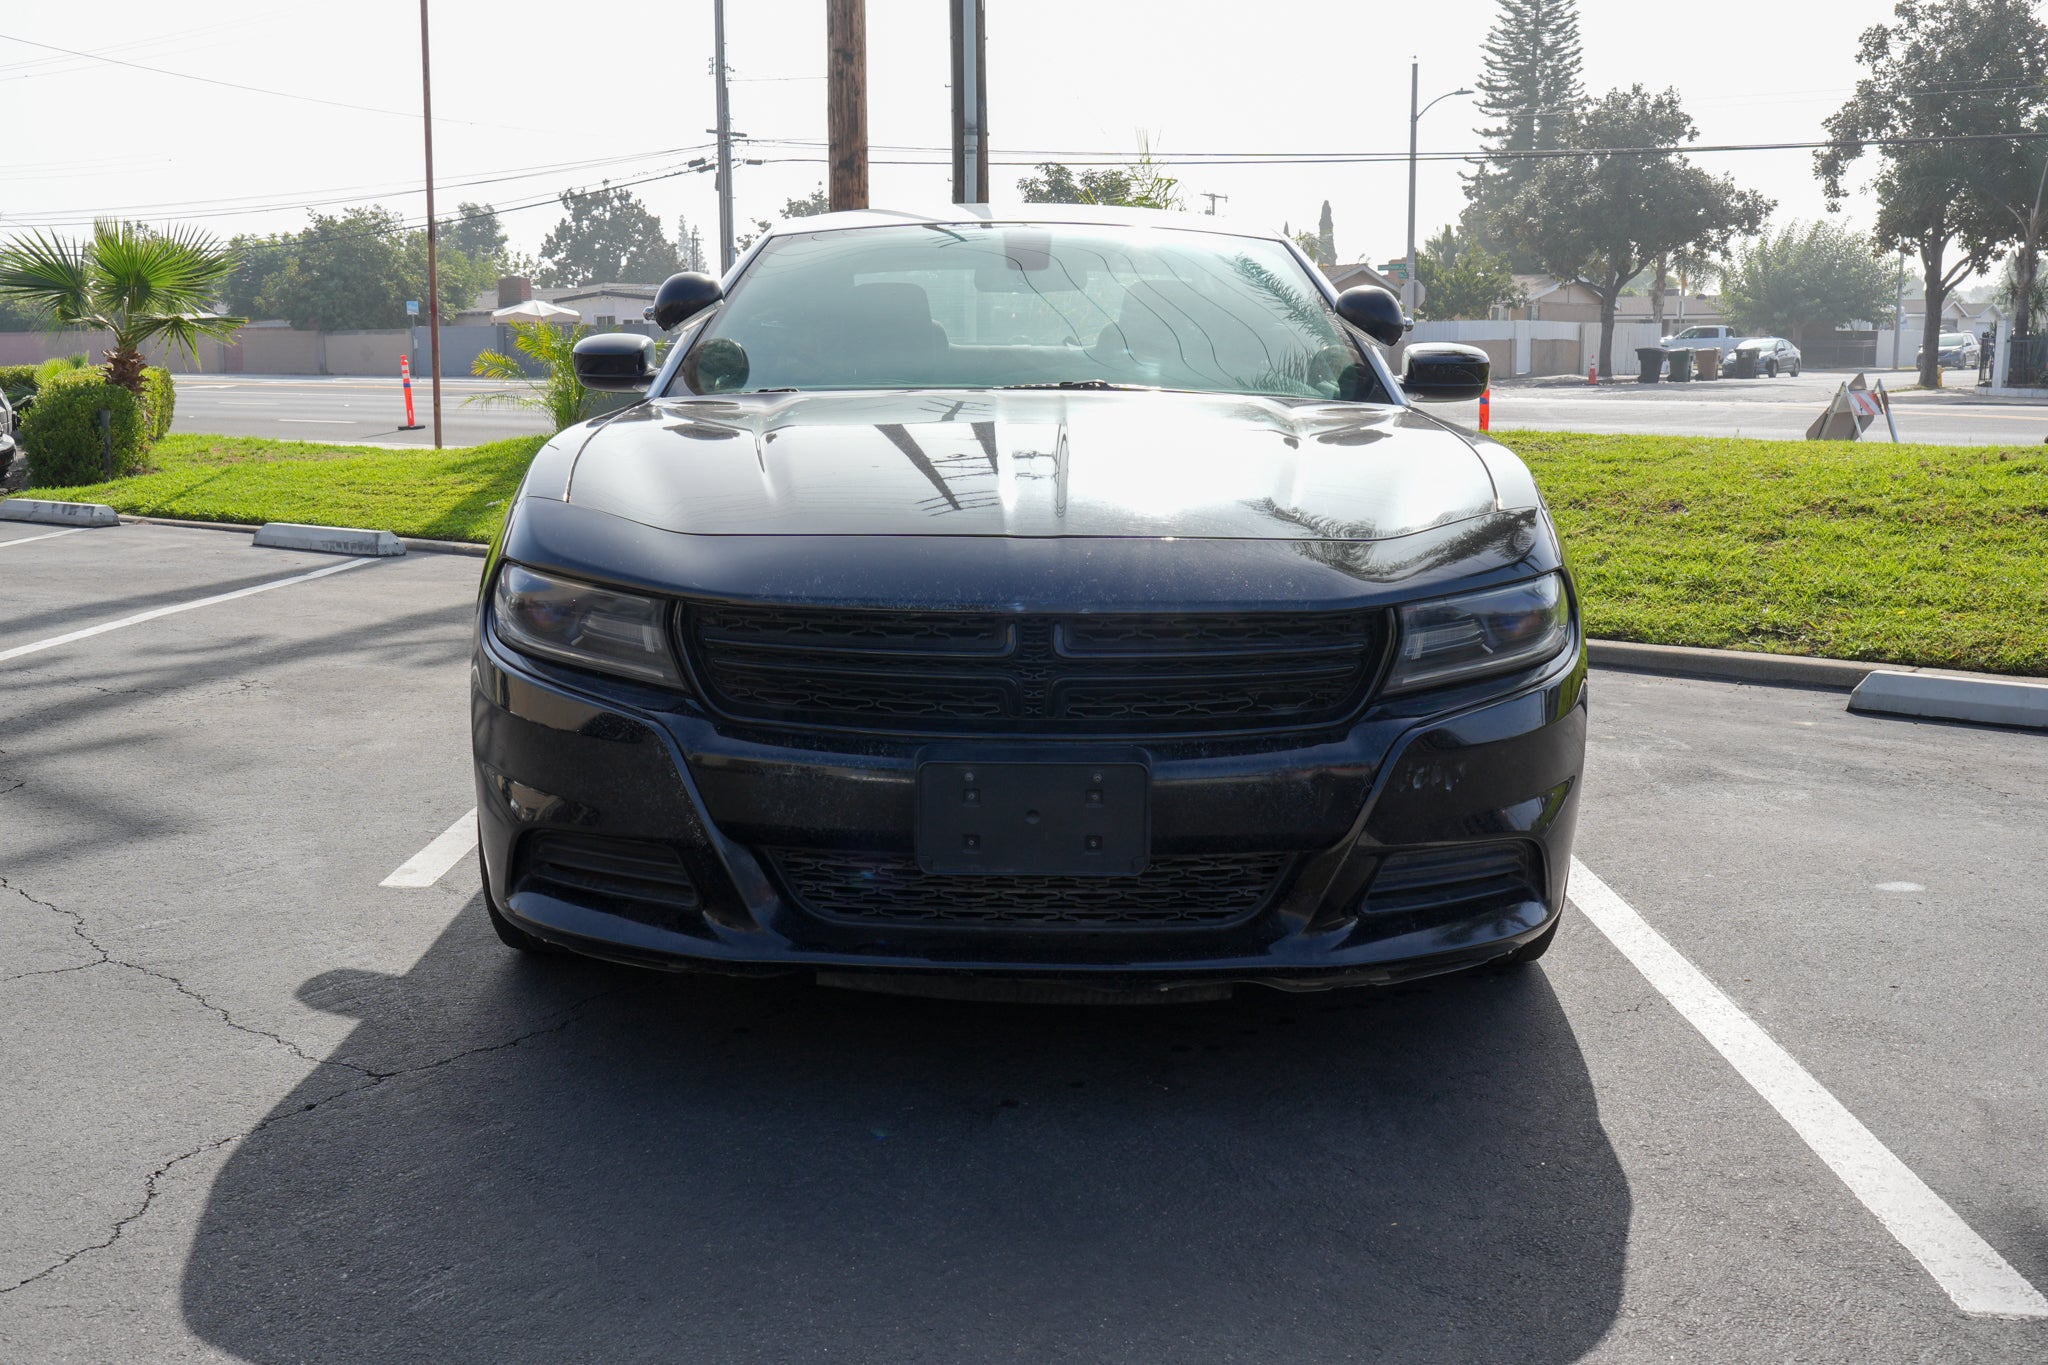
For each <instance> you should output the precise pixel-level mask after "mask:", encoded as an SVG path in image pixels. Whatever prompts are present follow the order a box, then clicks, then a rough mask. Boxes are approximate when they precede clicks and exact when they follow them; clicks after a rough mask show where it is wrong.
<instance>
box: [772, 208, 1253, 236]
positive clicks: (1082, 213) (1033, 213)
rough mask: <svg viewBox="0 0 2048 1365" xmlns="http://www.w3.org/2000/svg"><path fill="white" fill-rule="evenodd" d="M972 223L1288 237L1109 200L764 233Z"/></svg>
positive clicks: (850, 216) (884, 217) (829, 222)
mask: <svg viewBox="0 0 2048 1365" xmlns="http://www.w3.org/2000/svg"><path fill="white" fill-rule="evenodd" d="M956 223H957V224H968V223H982V224H986V223H1017V224H1028V223H1079V224H1086V225H1088V226H1093V227H1145V228H1171V229H1175V230H1178V231H1181V232H1212V233H1216V234H1218V235H1220V236H1225V237H1263V238H1267V239H1270V240H1273V241H1283V240H1285V239H1284V238H1282V237H1281V235H1280V234H1279V233H1277V232H1274V231H1272V230H1271V229H1270V228H1260V227H1252V226H1249V225H1247V224H1245V223H1241V222H1237V221H1236V220H1234V219H1230V218H1219V217H1215V216H1212V215H1210V214H1206V213H1182V212H1177V211H1172V210H1166V209H1130V208H1120V207H1116V206H1113V205H1105V204H938V205H929V206H922V207H903V208H867V209H841V210H839V211H837V212H834V213H819V214H813V215H811V216H809V217H805V218H784V219H782V220H781V221H779V222H776V223H772V224H770V225H769V227H768V229H767V231H766V232H765V233H764V234H763V235H764V236H770V237H772V236H777V235H783V234H788V233H792V232H834V231H838V230H840V229H842V228H864V227H889V226H895V227H903V226H942V225H946V224H956Z"/></svg>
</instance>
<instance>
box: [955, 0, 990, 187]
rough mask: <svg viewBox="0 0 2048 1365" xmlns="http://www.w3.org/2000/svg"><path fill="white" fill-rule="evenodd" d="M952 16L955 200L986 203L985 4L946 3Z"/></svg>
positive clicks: (980, 1)
mask: <svg viewBox="0 0 2048 1365" xmlns="http://www.w3.org/2000/svg"><path fill="white" fill-rule="evenodd" d="M947 8H948V9H949V10H951V11H952V16H953V202H954V203H956V204H986V203H987V202H988V25H987V15H986V13H985V11H984V7H983V0H947Z"/></svg>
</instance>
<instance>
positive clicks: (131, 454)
mask: <svg viewBox="0 0 2048 1365" xmlns="http://www.w3.org/2000/svg"><path fill="white" fill-rule="evenodd" d="M103 409H104V410H105V411H106V412H107V413H108V414H110V417H111V436H112V438H113V469H112V475H113V477H115V478H122V477H125V476H127V475H129V474H133V473H135V472H137V471H138V470H140V469H141V468H142V456H143V453H144V452H145V451H147V450H148V449H149V419H148V416H147V415H146V414H145V413H144V412H143V409H142V405H141V404H140V403H138V402H136V401H135V395H134V394H132V393H130V392H128V390H126V389H124V388H121V387H120V386H118V385H115V384H109V383H108V382H107V380H106V377H105V374H104V372H103V371H101V370H98V369H91V370H75V371H71V372H70V373H69V374H65V375H61V376H59V377H58V378H57V379H56V380H55V381H54V382H46V383H45V384H44V385H43V387H42V389H41V390H40V391H39V392H38V393H37V394H36V401H35V403H34V404H33V405H32V406H31V407H30V408H29V410H28V411H27V412H25V413H23V414H22V416H21V447H22V449H23V450H25V451H27V452H28V479H29V483H30V484H32V485H35V486H38V487H43V488H51V487H56V488H62V487H65V486H67V485H71V484H81V483H97V482H99V481H100V480H102V479H104V478H106V477H108V472H109V471H108V469H107V462H108V461H107V444H106V441H105V440H104V439H103V438H102V436H101V434H100V419H99V414H100V412H101V410H103Z"/></svg>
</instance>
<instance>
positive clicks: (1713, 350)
mask: <svg viewBox="0 0 2048 1365" xmlns="http://www.w3.org/2000/svg"><path fill="white" fill-rule="evenodd" d="M1692 354H1693V363H1694V364H1696V365H1698V366H1699V371H1700V372H1699V374H1698V375H1697V376H1696V377H1697V378H1700V379H1719V378H1720V377H1721V352H1720V349H1719V348H1718V347H1714V346H1709V347H1706V348H1705V349H1704V350H1698V351H1694V352H1693V353H1692Z"/></svg>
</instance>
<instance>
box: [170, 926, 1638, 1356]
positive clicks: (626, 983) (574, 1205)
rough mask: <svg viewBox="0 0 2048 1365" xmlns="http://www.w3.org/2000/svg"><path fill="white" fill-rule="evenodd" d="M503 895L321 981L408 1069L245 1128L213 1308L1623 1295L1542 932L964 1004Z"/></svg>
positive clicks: (367, 1333) (650, 1337)
mask: <svg viewBox="0 0 2048 1365" xmlns="http://www.w3.org/2000/svg"><path fill="white" fill-rule="evenodd" d="M482 918H483V916H482V914H481V911H480V908H479V907H478V906H477V905H476V904H475V903H474V902H472V903H471V905H470V906H469V907H467V908H466V909H465V910H464V912H463V913H462V915H461V916H459V917H458V918H457V920H456V921H455V922H454V923H453V924H452V925H451V926H450V927H449V929H448V930H447V931H446V932H445V933H444V934H443V935H442V936H441V938H440V939H439V940H438V941H437V942H436V944H435V945H434V947H433V948H432V949H431V950H430V951H429V952H428V953H427V954H426V956H425V957H424V958H423V959H422V960H421V961H420V963H419V964H418V965H417V966H416V967H415V968H414V969H413V970H412V971H411V972H409V973H406V974H405V975H403V976H399V977H380V976H373V975H369V974H364V973H331V974H329V975H328V976H325V977H318V978H315V979H314V980H313V981H311V982H309V983H307V986H306V987H305V989H304V990H303V991H302V993H301V994H302V998H305V999H307V1000H308V1001H309V1002H313V1003H317V1004H320V1005H322V1006H323V1007H324V1008H330V1009H337V1008H338V1009H342V1010H344V1011H345V1012H348V1013H351V1014H354V1015H356V1016H358V1017H359V1018H360V1019H361V1023H360V1025H359V1026H358V1027H357V1028H356V1029H355V1030H354V1031H353V1033H352V1034H351V1035H350V1037H349V1038H348V1040H347V1041H346V1042H345V1043H344V1044H343V1046H342V1047H341V1048H340V1049H339V1050H338V1051H337V1052H336V1054H335V1057H336V1059H337V1060H339V1061H344V1062H349V1063H353V1064H354V1065H356V1066H359V1067H363V1068H366V1069H367V1070H368V1071H370V1072H381V1071H396V1072H397V1074H394V1075H392V1076H390V1078H389V1079H386V1080H382V1081H371V1080H369V1079H367V1078H366V1079H365V1081H364V1083H363V1085H362V1087H361V1088H359V1089H357V1090H355V1091H354V1092H352V1093H349V1094H346V1095H343V1096H341V1097H340V1098H336V1099H332V1100H328V1101H326V1102H325V1103H321V1102H320V1101H321V1099H322V1097H323V1096H324V1095H326V1094H328V1093H330V1092H331V1090H332V1085H331V1081H330V1080H327V1079H323V1080H322V1081H321V1082H320V1083H319V1084H318V1085H316V1084H314V1083H312V1082H309V1083H308V1085H307V1086H306V1087H305V1089H304V1090H303V1091H302V1092H300V1093H295V1094H293V1095H290V1096H287V1097H286V1098H285V1099H284V1100H283V1101H282V1102H281V1103H280V1104H278V1105H277V1107H276V1108H275V1109H274V1110H273V1111H272V1114H271V1116H270V1119H269V1121H268V1122H267V1123H266V1124H265V1125H264V1126H262V1127H261V1128H260V1129H258V1130H257V1131H256V1132H255V1133H253V1134H252V1135H251V1136H249V1137H248V1138H246V1139H245V1140H244V1141H243V1142H242V1143H241V1144H240V1145H239V1146H238V1147H237V1148H236V1150H235V1151H234V1154H233V1155H232V1157H231V1158H230V1159H229V1160H228V1162H227V1164H226V1166H225V1167H224V1168H223V1169H222V1171H221V1173H220V1175H219V1176H218V1177H217V1179H216V1181H215V1184H214V1187H213V1189H212V1191H211V1192H210V1194H209V1197H208V1201H207V1205H206V1210H205V1213H204V1215H203V1218H202V1220H201V1225H200V1227H199V1229H198V1233H197V1236H196V1237H195V1238H194V1241H193V1245H192V1249H191V1251H190V1253H189V1259H188V1261H187V1265H186V1271H185V1279H184V1289H183V1293H184V1311H185V1315H186V1318H187V1321H188V1323H189V1324H190V1325H191V1327H192V1328H193V1329H194V1330H195V1331H196V1332H197V1333H199V1334H200V1335H201V1336H202V1337H204V1338H205V1339H206V1340H207V1341H208V1342H210V1343H212V1344H213V1345H215V1346H217V1347H219V1348H221V1349H223V1350H226V1351H229V1352H232V1353H234V1354H235V1355H237V1356H240V1357H243V1358H245V1359H249V1360H255V1361H263V1362H270V1361H302V1360H304V1361H363V1360H438V1361H468V1360H490V1361H511V1360H522V1361H523V1360H547V1361H561V1360H628V1359H632V1360H639V1359H649V1360H693V1361H694V1360H703V1361H724V1360H750V1359H764V1360H778V1361H780V1360H810V1359H823V1358H828V1357H829V1358H831V1359H840V1360H856V1361H864V1360H891V1361H908V1360H932V1361H955V1360H985V1359H995V1358H1004V1359H1016V1360H1032V1361H1039V1360H1085V1361H1099V1360H1124V1359H1174V1360H1223V1359H1264V1360H1276V1359H1284V1360H1348V1359H1363V1360H1374V1361H1432V1362H1441V1361H1499V1360H1515V1361H1518V1362H1524V1363H1525V1365H1529V1363H1534V1362H1545V1361H1560V1362H1561V1361H1569V1360H1576V1359H1578V1358H1579V1357H1580V1356H1581V1355H1582V1354H1584V1353H1585V1351H1586V1350H1587V1349H1588V1348H1589V1347H1591V1346H1592V1345H1593V1344H1594V1343H1595V1342H1596V1341H1598V1340H1599V1338H1600V1337H1601V1336H1602V1335H1603V1334H1604V1333H1605V1332H1606V1330H1607V1329H1608V1327H1609V1326H1610V1325H1611V1324H1612V1322H1613V1320H1614V1317H1615V1314H1616V1312H1617V1308H1618V1304H1619V1301H1620V1296H1621V1284H1622V1264H1623V1250H1624V1242H1625V1240H1626V1237H1627V1233H1628V1227H1629V1216H1630V1198H1629V1191H1628V1187H1627V1184H1626V1181H1625V1180H1624V1178H1623V1174H1622V1171H1621V1168H1620V1165H1619V1163H1618V1161H1617V1159H1616V1157H1615V1154H1614V1152H1613V1150H1612V1148H1611V1147H1610V1146H1609V1144H1608V1142H1607V1139H1606V1136H1605V1134H1604V1133H1603V1131H1602V1130H1601V1127H1600V1122H1599V1116H1598V1113H1597V1111H1596V1108H1595V1105H1594V1097H1593V1091H1592V1086H1591V1083H1590V1080H1589V1077H1588V1075H1587V1071H1586V1067H1585V1064H1584V1062H1583V1060H1582V1059H1581V1057H1580V1054H1579V1049H1578V1045H1577V1043H1576V1041H1575V1039H1574V1038H1573V1035H1572V1031H1571V1028H1570V1026H1569V1025H1568V1023H1567V1021H1566V1020H1565V1017H1564V1014H1563V1012H1562V1010H1561V1009H1560V1008H1559V1006H1558V1002H1557V1000H1556V998H1555V997H1554V996H1553V995H1552V993H1551V990H1550V988H1549V986H1548V984H1547V983H1546V981H1545V979H1544V977H1543V975H1542V973H1541V972H1540V971H1534V972H1529V973H1525V974H1522V975H1520V976H1518V977H1515V978H1510V979H1497V978H1476V979H1458V980H1450V981H1444V982H1440V983H1436V984H1433V985H1423V986H1417V987H1412V988H1408V989H1404V990H1401V991H1396V992H1385V993H1348V994H1337V995H1325V996H1279V995H1272V994H1266V993H1251V994H1246V995H1243V996H1241V997H1240V998H1239V999H1238V1000H1235V1001H1232V1002H1229V1003H1225V1004H1212V1005H1180V1006H1157V1007H1149V1008H1147V1007H1136V1008H1131V1007H1126V1008H1104V1007H1094V1008H1088V1007H1074V1008H1050V1007H1042V1006H1017V1005H967V1004H957V1003H941V1002H928V1001H920V1000H901V999H892V998H888V997H870V996H863V995H854V994H846V993H838V992H833V991H829V990H822V989H819V988H816V987H813V986H811V985H809V984H807V983H806V984H797V983H794V982H788V981H771V982H751V983H750V982H731V981H722V980H717V979H710V978H704V979H699V978H669V977H661V976H653V975H648V974H641V973H633V972H627V971H625V970H623V969H612V968H607V967H601V966H598V965H596V964H589V963H582V962H578V961H573V960H572V961H525V960H518V959H515V958H514V957H513V955H512V954H510V953H507V952H505V951H503V950H501V949H499V948H498V946H497V945H496V944H495V942H490V941H487V939H488V932H489V931H488V929H486V928H484V927H483V925H482ZM514 1039H519V1040H520V1041H518V1042H516V1043H514V1042H513V1041H512V1040H514ZM423 1041H424V1042H431V1044H432V1051H431V1052H430V1053H423V1052H422V1050H421V1049H422V1046H423Z"/></svg>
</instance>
